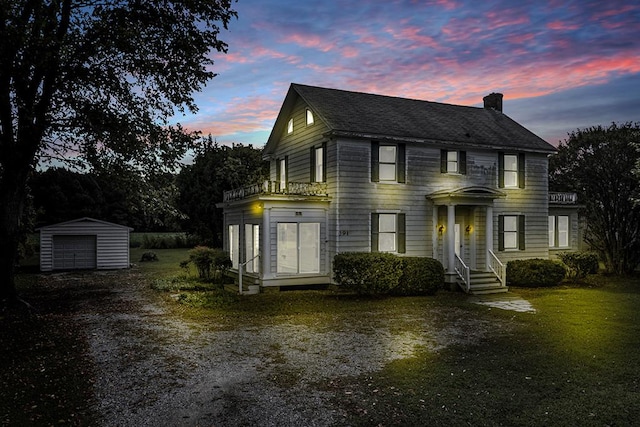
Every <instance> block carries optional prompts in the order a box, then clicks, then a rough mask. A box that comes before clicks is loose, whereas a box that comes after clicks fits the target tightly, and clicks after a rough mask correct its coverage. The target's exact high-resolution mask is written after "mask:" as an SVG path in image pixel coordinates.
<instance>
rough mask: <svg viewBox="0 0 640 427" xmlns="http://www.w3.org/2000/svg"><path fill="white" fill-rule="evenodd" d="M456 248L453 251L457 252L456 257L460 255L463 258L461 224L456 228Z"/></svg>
mask: <svg viewBox="0 0 640 427" xmlns="http://www.w3.org/2000/svg"><path fill="white" fill-rule="evenodd" d="M454 240H455V243H454V245H455V246H454V248H453V250H454V251H455V253H456V255H458V256H459V257H461V258H462V256H461V255H460V254H461V253H462V239H461V238H460V224H456V225H455V227H454Z"/></svg>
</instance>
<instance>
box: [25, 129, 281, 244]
mask: <svg viewBox="0 0 640 427" xmlns="http://www.w3.org/2000/svg"><path fill="white" fill-rule="evenodd" d="M267 176H268V163H266V162H264V161H263V160H262V151H261V150H260V149H257V148H254V147H253V146H252V145H243V144H233V145H232V146H225V145H219V144H217V143H216V142H215V141H213V139H212V137H211V136H209V137H208V138H205V139H203V140H201V141H200V143H199V144H198V148H197V150H196V154H195V157H194V160H193V162H192V163H191V164H187V165H184V166H183V167H182V168H181V170H180V171H179V172H178V173H168V172H166V173H162V174H155V175H150V176H147V177H145V176H144V175H143V174H140V173H135V172H133V171H123V170H107V169H104V168H103V169H101V170H92V171H88V172H77V171H72V170H69V169H66V168H62V167H54V168H49V169H46V170H43V171H38V172H35V173H34V174H33V176H32V177H31V179H30V181H29V189H30V195H31V197H30V202H31V203H30V209H29V210H28V211H27V213H26V216H27V218H26V220H27V222H28V223H30V224H32V226H33V227H39V226H43V225H48V224H54V223H58V222H63V221H69V220H72V219H76V218H81V217H91V218H96V219H100V220H104V221H109V222H114V223H117V224H122V225H126V226H129V227H132V228H134V229H135V230H136V231H185V232H187V233H190V234H192V235H194V236H196V237H197V239H198V240H199V241H201V242H203V243H206V244H208V245H211V246H215V247H221V246H222V228H223V217H222V209H219V208H216V203H220V202H222V197H223V193H224V191H226V190H230V189H232V188H237V187H242V186H244V185H249V184H254V183H257V182H261V181H262V180H264V179H266V178H267Z"/></svg>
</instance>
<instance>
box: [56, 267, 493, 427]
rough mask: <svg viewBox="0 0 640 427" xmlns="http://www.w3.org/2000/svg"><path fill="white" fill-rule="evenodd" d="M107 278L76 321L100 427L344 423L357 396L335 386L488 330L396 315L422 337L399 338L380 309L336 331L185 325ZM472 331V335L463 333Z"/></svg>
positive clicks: (122, 279)
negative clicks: (345, 403)
mask: <svg viewBox="0 0 640 427" xmlns="http://www.w3.org/2000/svg"><path fill="white" fill-rule="evenodd" d="M96 274H101V273H96ZM102 274H111V275H114V277H113V278H114V279H115V280H105V281H104V282H105V283H107V282H111V283H118V284H117V285H115V286H114V287H110V288H109V289H95V288H94V289H91V290H88V291H87V292H89V293H90V294H89V295H88V298H83V299H82V300H81V301H80V302H79V304H80V307H78V311H77V313H78V314H77V316H78V321H80V322H82V323H83V324H84V326H85V327H86V330H87V333H88V335H89V342H90V355H91V357H92V358H93V359H94V363H95V366H96V379H95V393H96V397H97V401H98V412H99V413H100V414H101V417H102V420H103V425H105V426H158V425H167V426H243V425H247V426H248V425H251V426H253V425H260V426H300V425H304V426H332V425H336V426H339V425H346V414H345V413H343V412H342V410H340V409H336V405H335V404H332V402H335V401H336V399H340V398H344V397H345V395H349V394H351V393H352V391H351V390H349V389H344V387H333V385H335V384H339V383H340V382H341V380H342V379H345V378H353V377H354V376H360V375H363V374H366V373H368V372H374V371H376V370H379V369H381V368H382V367H383V366H384V365H385V364H387V363H388V362H390V361H392V360H395V359H399V358H406V357H411V355H412V354H413V353H414V351H415V350H416V349H418V348H419V349H429V350H432V351H438V350H439V349H442V348H444V347H446V346H448V345H450V344H453V343H470V342H471V341H473V340H478V339H482V337H483V336H484V335H485V334H487V333H489V331H490V330H491V329H492V328H490V325H489V324H488V322H486V321H482V320H478V319H470V318H469V315H468V312H464V313H463V312H457V310H447V311H446V312H437V311H432V312H429V313H425V314H424V316H420V317H417V316H414V317H413V318H412V317H410V316H408V315H405V318H403V319H400V320H401V321H402V322H411V323H412V324H414V325H418V327H415V326H414V327H412V328H411V330H413V331H419V332H418V333H415V332H413V333H408V332H403V333H394V332H393V331H392V330H391V329H390V328H389V326H388V325H383V324H379V323H376V313H370V315H369V316H362V313H359V314H358V315H357V316H356V315H352V314H345V315H341V318H340V319H334V322H332V324H331V325H326V324H322V323H320V322H318V324H317V325H300V324H295V323H294V322H289V321H288V319H287V318H286V317H284V316H283V317H282V318H278V319H272V321H271V322H269V324H266V325H256V324H248V325H242V324H239V325H231V326H230V325H229V324H228V323H227V324H204V323H196V322H188V321H186V320H184V319H181V318H179V317H176V316H174V315H171V314H170V313H169V312H168V310H167V307H166V306H165V303H164V302H163V301H162V300H160V299H159V298H158V296H157V294H154V293H153V292H152V291H150V290H149V289H148V288H147V287H146V286H144V285H143V284H141V283H144V282H143V281H142V282H141V281H140V280H136V278H135V272H128V273H102ZM66 280H68V278H67V279H66ZM91 293H95V294H96V298H91ZM97 296H99V297H97ZM247 297H248V298H250V296H247ZM442 311H444V310H442ZM443 319H445V321H443ZM436 320H437V321H436ZM254 323H255V322H254ZM336 325H339V326H338V327H337V326H336ZM493 327H494V328H495V325H494V326H493ZM470 328H472V330H473V331H474V333H473V335H472V336H470V335H469V334H468V333H465V332H464V331H469V330H470ZM396 330H397V328H396ZM354 391H357V390H354Z"/></svg>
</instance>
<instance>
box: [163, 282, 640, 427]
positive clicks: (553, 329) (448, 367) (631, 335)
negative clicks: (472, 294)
mask: <svg viewBox="0 0 640 427" xmlns="http://www.w3.org/2000/svg"><path fill="white" fill-rule="evenodd" d="M178 282H179V281H178ZM177 287H178V288H179V287H180V286H179V284H178V285H177ZM175 290H176V288H173V289H172V291H174V292H175ZM512 292H513V293H515V294H519V295H521V296H522V297H524V298H525V299H527V300H529V301H530V302H531V303H532V304H533V306H534V307H535V308H536V310H537V313H535V314H531V313H518V312H513V311H505V310H500V309H489V308H488V307H486V306H481V305H476V304H470V303H469V302H468V299H467V297H466V296H465V295H464V294H462V293H451V292H440V293H438V294H437V295H436V296H434V297H420V298H416V297H414V298H382V299H363V298H357V297H355V296H353V295H348V294H345V293H341V292H338V291H335V290H333V291H293V292H280V293H273V292H271V293H263V294H260V295H255V296H249V297H243V298H239V297H234V298H223V297H222V296H221V295H222V294H221V293H220V292H219V291H213V292H212V291H211V290H206V291H203V290H195V291H194V290H189V288H188V286H186V285H185V288H184V290H183V292H182V293H183V295H184V298H182V299H181V300H180V302H181V304H180V303H176V305H178V306H181V307H182V309H181V311H180V314H181V315H186V316H189V317H191V318H195V319H196V320H197V319H198V318H200V319H202V320H203V321H204V320H205V319H207V318H209V317H216V318H218V319H222V318H224V319H226V320H227V321H229V322H231V323H233V322H235V321H237V319H239V318H242V320H243V322H244V323H245V324H246V323H247V322H255V324H264V323H267V322H269V323H273V322H279V321H287V322H293V323H305V324H309V325H325V327H340V325H339V322H340V320H339V319H340V318H341V315H342V314H347V313H350V314H351V315H352V314H353V313H359V312H361V313H362V316H367V315H368V314H369V315H370V313H371V312H372V311H373V312H375V313H376V316H377V322H380V323H381V324H385V325H386V326H388V325H392V326H393V327H394V330H397V331H398V332H399V333H400V332H407V331H408V332H417V333H419V331H412V329H413V328H415V325H412V324H410V323H406V322H404V323H403V322H401V321H399V320H398V319H399V318H400V317H401V315H402V314H413V315H415V314H419V313H427V312H429V310H433V309H435V308H438V309H441V308H442V307H445V308H447V307H448V308H450V309H452V310H461V311H462V313H464V314H463V315H464V316H468V317H469V318H478V319H481V320H484V321H488V322H494V323H495V324H496V325H503V326H504V325H507V326H508V327H507V328H504V327H500V328H496V331H495V333H494V334H490V335H489V336H485V337H483V338H482V339H480V340H479V341H478V342H476V343H475V344H471V345H453V346H450V347H447V348H445V349H444V350H441V351H438V352H435V353H434V352H433V351H430V350H427V349H422V350H420V349H418V350H417V351H416V353H415V354H414V357H411V358H408V359H401V360H397V361H394V362H391V363H389V364H388V365H387V366H386V367H385V368H384V369H382V370H381V371H378V372H376V373H375V374H373V375H371V374H368V375H366V376H363V377H356V378H349V379H346V380H345V379H342V380H341V383H340V384H339V385H335V384H334V385H332V386H331V388H332V391H334V392H335V395H336V396H337V397H336V400H335V402H334V404H335V405H336V406H341V407H343V408H346V409H347V412H348V413H350V414H351V419H350V420H349V423H350V424H352V425H363V426H368V425H379V424H380V425H396V424H397V425H446V426H449V425H466V424H469V425H486V426H495V425H520V426H540V425H554V426H563V425H565V426H575V425H583V426H590V425H594V426H601V425H632V424H635V423H637V422H638V421H637V420H639V419H640V279H638V278H634V279H616V278H607V277H604V276H594V277H592V278H591V279H590V280H589V282H587V283H585V284H582V285H581V286H579V287H578V286H562V287H557V288H550V289H524V288H518V289H512ZM227 295H228V294H227ZM233 319H236V320H233ZM336 319H338V320H336ZM442 321H443V322H446V321H447V319H443V320H442ZM327 323H328V326H326V325H327ZM467 333H468V334H470V335H472V334H474V331H473V330H469V331H467ZM318 387H320V388H325V387H327V386H326V385H325V384H318Z"/></svg>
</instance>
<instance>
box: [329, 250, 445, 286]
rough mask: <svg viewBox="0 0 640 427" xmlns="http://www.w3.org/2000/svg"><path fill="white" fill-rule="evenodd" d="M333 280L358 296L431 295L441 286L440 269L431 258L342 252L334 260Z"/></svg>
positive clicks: (442, 268) (441, 267)
mask: <svg viewBox="0 0 640 427" xmlns="http://www.w3.org/2000/svg"><path fill="white" fill-rule="evenodd" d="M333 276H334V280H335V281H336V283H337V284H338V285H340V286H343V287H344V288H346V289H349V290H352V291H354V292H356V293H358V294H360V295H386V294H393V295H433V294H435V293H436V291H437V290H438V289H440V288H441V287H442V284H443V283H444V267H443V266H442V264H441V263H440V261H438V260H435V259H432V258H421V257H398V256H396V255H393V254H388V253H379V252H373V253H369V252H345V253H341V254H337V255H336V256H335V257H334V259H333Z"/></svg>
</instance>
